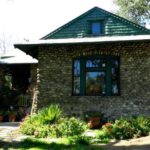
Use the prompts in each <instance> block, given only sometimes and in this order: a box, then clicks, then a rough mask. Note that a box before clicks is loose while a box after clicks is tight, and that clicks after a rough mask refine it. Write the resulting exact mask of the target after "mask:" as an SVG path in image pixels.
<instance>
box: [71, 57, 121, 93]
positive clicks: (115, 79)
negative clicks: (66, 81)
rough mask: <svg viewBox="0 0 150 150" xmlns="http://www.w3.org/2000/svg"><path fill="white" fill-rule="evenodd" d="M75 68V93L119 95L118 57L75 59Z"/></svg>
mask: <svg viewBox="0 0 150 150" xmlns="http://www.w3.org/2000/svg"><path fill="white" fill-rule="evenodd" d="M73 68H74V69H73V95H119V92H120V91H119V58H118V57H112V56H103V57H102V56H100V57H93V58H79V59H74V61H73Z"/></svg>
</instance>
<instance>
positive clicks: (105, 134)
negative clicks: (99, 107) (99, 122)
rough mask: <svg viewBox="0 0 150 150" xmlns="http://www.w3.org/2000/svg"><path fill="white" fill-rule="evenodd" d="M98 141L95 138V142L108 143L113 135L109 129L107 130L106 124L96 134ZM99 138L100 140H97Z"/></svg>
mask: <svg viewBox="0 0 150 150" xmlns="http://www.w3.org/2000/svg"><path fill="white" fill-rule="evenodd" d="M95 139H96V141H95V140H94V141H93V142H94V143H97V142H98V143H99V142H101V143H108V142H109V141H110V139H111V135H110V133H109V130H107V127H105V125H104V126H103V129H102V130H99V131H97V132H96V136H95ZM97 139H98V141H97Z"/></svg>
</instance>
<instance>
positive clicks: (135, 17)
mask: <svg viewBox="0 0 150 150" xmlns="http://www.w3.org/2000/svg"><path fill="white" fill-rule="evenodd" d="M114 3H115V4H116V5H117V6H118V7H119V9H118V11H117V14H118V15H120V16H122V17H124V18H126V19H128V20H131V21H133V22H134V23H137V24H140V25H143V24H145V21H147V22H148V20H150V0H114Z"/></svg>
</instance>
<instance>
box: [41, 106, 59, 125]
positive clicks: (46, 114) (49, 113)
mask: <svg viewBox="0 0 150 150" xmlns="http://www.w3.org/2000/svg"><path fill="white" fill-rule="evenodd" d="M38 114H39V118H41V120H42V121H43V124H52V123H54V122H56V121H58V119H59V118H60V116H61V114H62V111H61V109H60V107H59V106H58V105H50V106H49V107H46V108H43V109H42V110H40V111H39V112H38Z"/></svg>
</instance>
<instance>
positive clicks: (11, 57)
mask: <svg viewBox="0 0 150 150" xmlns="http://www.w3.org/2000/svg"><path fill="white" fill-rule="evenodd" d="M37 63H38V61H37V59H34V58H33V57H31V56H29V55H26V54H25V53H24V52H22V51H20V50H19V49H14V50H12V51H10V52H9V53H7V54H5V55H3V56H1V59H0V114H3V116H4V118H3V121H10V120H9V114H10V113H12V114H15V115H16V119H15V120H14V121H21V120H22V119H23V118H24V117H25V116H26V115H27V114H29V113H30V111H31V106H32V97H33V93H34V86H35V84H34V81H35V80H36V74H35V73H34V72H36V69H37Z"/></svg>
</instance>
